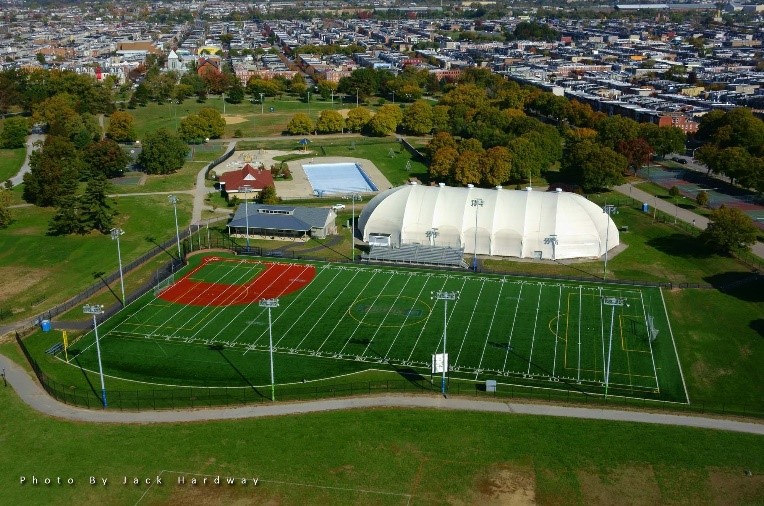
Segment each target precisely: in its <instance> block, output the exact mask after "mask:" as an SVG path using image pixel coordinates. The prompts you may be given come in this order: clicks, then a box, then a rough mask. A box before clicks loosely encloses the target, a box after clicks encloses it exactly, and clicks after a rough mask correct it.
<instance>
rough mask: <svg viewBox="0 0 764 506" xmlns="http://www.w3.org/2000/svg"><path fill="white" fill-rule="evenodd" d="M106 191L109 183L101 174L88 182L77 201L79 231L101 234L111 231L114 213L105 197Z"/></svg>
mask: <svg viewBox="0 0 764 506" xmlns="http://www.w3.org/2000/svg"><path fill="white" fill-rule="evenodd" d="M108 190H109V182H108V181H107V180H106V177H105V176H104V175H103V174H97V175H95V176H94V177H92V178H91V179H90V180H89V181H88V184H87V186H86V187H85V193H84V194H83V195H82V197H81V198H80V199H79V205H80V212H79V221H80V229H81V230H84V231H87V232H89V231H91V230H98V231H99V232H101V233H102V234H105V233H107V232H109V231H110V230H111V228H112V226H113V218H114V214H115V211H114V208H113V207H112V205H111V203H110V202H109V199H108V198H107V196H106V194H107V192H108Z"/></svg>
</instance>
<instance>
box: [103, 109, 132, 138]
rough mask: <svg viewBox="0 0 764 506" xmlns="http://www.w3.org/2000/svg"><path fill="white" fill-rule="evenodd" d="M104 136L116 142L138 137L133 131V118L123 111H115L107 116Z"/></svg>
mask: <svg viewBox="0 0 764 506" xmlns="http://www.w3.org/2000/svg"><path fill="white" fill-rule="evenodd" d="M106 137H108V138H109V139H113V140H115V141H116V142H133V141H135V140H136V139H137V138H138V137H137V135H136V133H135V118H134V117H133V115H132V114H130V113H129V112H125V111H115V112H114V113H113V114H112V115H111V117H110V118H109V127H108V128H107V129H106Z"/></svg>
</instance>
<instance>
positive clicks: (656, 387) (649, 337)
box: [639, 288, 689, 399]
mask: <svg viewBox="0 0 764 506" xmlns="http://www.w3.org/2000/svg"><path fill="white" fill-rule="evenodd" d="M659 290H660V288H659ZM639 296H640V297H642V292H640V293H639ZM661 300H663V292H661ZM664 304H665V303H664ZM642 307H643V308H644V307H645V303H644V300H642ZM664 308H665V306H664ZM643 312H644V311H643ZM653 321H655V320H653ZM666 321H668V313H666ZM645 323H648V321H647V313H646V312H645ZM645 328H646V329H647V344H648V345H649V346H650V360H651V361H652V363H653V373H654V375H655V389H656V390H658V391H660V385H659V383H658V371H656V370H655V356H654V355H653V341H652V336H651V335H650V325H647V326H646V327H645ZM672 339H673V335H672ZM678 363H679V359H678V358H677V364H678ZM679 368H680V369H681V366H680V367H679ZM682 380H683V381H684V377H682ZM688 399H689V397H688Z"/></svg>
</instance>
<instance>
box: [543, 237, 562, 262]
mask: <svg viewBox="0 0 764 506" xmlns="http://www.w3.org/2000/svg"><path fill="white" fill-rule="evenodd" d="M559 243H560V241H558V240H557V234H549V237H545V238H544V244H551V245H552V260H557V254H556V251H555V247H556V246H557V245H558V244H559Z"/></svg>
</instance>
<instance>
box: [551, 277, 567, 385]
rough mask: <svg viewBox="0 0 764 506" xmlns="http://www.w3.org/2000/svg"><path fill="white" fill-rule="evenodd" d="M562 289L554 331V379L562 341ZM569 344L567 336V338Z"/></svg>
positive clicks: (558, 300)
mask: <svg viewBox="0 0 764 506" xmlns="http://www.w3.org/2000/svg"><path fill="white" fill-rule="evenodd" d="M559 287H560V296H559V297H558V298H557V322H556V327H555V329H554V361H553V362H552V377H554V376H555V374H556V373H557V342H558V341H559V340H560V309H561V308H562V285H559ZM565 342H566V343H567V342H568V340H567V336H566V338H565Z"/></svg>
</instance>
